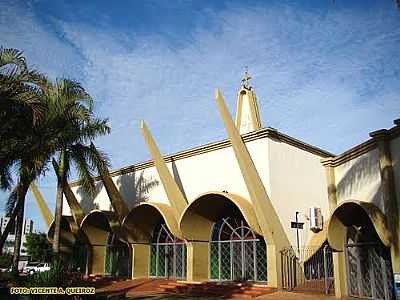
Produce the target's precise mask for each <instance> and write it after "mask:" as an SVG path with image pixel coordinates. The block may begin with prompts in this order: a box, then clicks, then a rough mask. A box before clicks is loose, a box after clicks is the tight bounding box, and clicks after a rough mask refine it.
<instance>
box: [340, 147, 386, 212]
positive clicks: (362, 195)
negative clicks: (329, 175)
mask: <svg viewBox="0 0 400 300" xmlns="http://www.w3.org/2000/svg"><path fill="white" fill-rule="evenodd" d="M335 182H336V193H337V200H338V204H340V203H341V202H343V201H346V200H351V199H353V200H359V201H365V202H371V203H374V204H375V205H377V206H378V207H380V208H381V209H382V211H384V209H383V202H382V198H381V191H380V185H381V176H380V169H379V153H378V149H373V150H371V151H369V152H367V153H365V154H363V155H361V156H359V157H356V158H354V159H352V160H350V161H348V162H345V163H343V164H341V165H340V166H337V167H335Z"/></svg>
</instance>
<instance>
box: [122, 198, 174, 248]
mask: <svg viewBox="0 0 400 300" xmlns="http://www.w3.org/2000/svg"><path fill="white" fill-rule="evenodd" d="M161 221H164V222H165V223H166V225H167V227H168V229H169V230H170V231H171V233H172V234H173V235H174V236H176V237H177V238H180V239H182V234H181V232H180V230H179V227H178V223H177V221H176V218H175V216H174V213H173V210H172V208H171V207H170V206H169V205H167V204H163V203H156V202H144V203H140V204H138V205H137V206H135V207H134V208H132V210H131V211H130V212H129V214H128V215H127V216H126V217H125V218H124V220H123V221H122V227H123V231H124V235H125V238H126V240H127V241H128V242H129V243H150V242H151V237H152V234H153V230H154V228H155V227H156V225H157V224H159V223H160V222H161Z"/></svg>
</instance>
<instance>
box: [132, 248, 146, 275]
mask: <svg viewBox="0 0 400 300" xmlns="http://www.w3.org/2000/svg"><path fill="white" fill-rule="evenodd" d="M149 264H150V245H148V244H133V245H132V278H139V277H149Z"/></svg>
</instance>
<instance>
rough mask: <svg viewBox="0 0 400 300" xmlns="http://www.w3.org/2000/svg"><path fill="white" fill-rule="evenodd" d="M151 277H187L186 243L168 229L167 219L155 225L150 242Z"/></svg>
mask: <svg viewBox="0 0 400 300" xmlns="http://www.w3.org/2000/svg"><path fill="white" fill-rule="evenodd" d="M149 275H150V277H164V278H174V279H184V278H186V245H185V242H184V241H183V240H181V239H179V238H177V237H175V236H174V235H173V234H172V233H171V231H170V230H169V229H168V227H167V225H166V224H165V221H161V222H160V223H159V224H158V225H156V226H155V228H154V230H153V234H152V240H151V244H150V268H149Z"/></svg>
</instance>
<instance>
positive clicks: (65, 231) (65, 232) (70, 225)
mask: <svg viewBox="0 0 400 300" xmlns="http://www.w3.org/2000/svg"><path fill="white" fill-rule="evenodd" d="M54 229H55V222H54V220H53V221H52V222H51V224H50V227H49V230H48V231H47V240H48V241H49V242H50V243H53V239H54ZM78 231H79V227H78V225H77V224H76V223H75V221H74V219H73V218H72V216H62V218H61V232H60V234H61V237H60V249H61V250H65V252H70V251H71V249H69V248H72V246H73V245H74V244H75V242H76V240H77V235H78Z"/></svg>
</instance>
